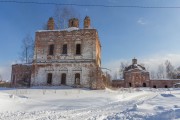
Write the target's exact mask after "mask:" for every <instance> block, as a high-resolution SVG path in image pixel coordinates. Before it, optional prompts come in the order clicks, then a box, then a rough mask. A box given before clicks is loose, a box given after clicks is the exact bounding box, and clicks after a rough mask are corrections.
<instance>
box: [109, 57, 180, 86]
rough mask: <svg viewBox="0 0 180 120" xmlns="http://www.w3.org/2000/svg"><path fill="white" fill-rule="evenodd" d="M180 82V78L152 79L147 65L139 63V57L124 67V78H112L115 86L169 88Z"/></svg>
mask: <svg viewBox="0 0 180 120" xmlns="http://www.w3.org/2000/svg"><path fill="white" fill-rule="evenodd" d="M177 83H180V80H179V79H163V80H158V79H153V80H150V77H149V72H148V71H146V69H145V67H143V66H141V65H139V64H137V59H135V58H134V59H132V64H131V65H129V66H128V67H126V68H125V69H124V79H123V80H112V86H113V87H126V88H127V87H152V88H169V87H174V86H175V84H177Z"/></svg>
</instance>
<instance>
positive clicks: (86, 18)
mask: <svg viewBox="0 0 180 120" xmlns="http://www.w3.org/2000/svg"><path fill="white" fill-rule="evenodd" d="M90 24H91V20H90V17H89V16H86V17H85V18H84V28H90Z"/></svg>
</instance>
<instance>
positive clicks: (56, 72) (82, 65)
mask: <svg viewBox="0 0 180 120" xmlns="http://www.w3.org/2000/svg"><path fill="white" fill-rule="evenodd" d="M64 44H66V45H67V54H63V45H64ZM77 44H80V45H81V47H80V48H81V49H80V51H81V53H80V54H78V55H77V54H76V50H77V48H76V45H77ZM50 45H52V46H53V47H52V48H50ZM50 49H53V52H52V51H51V53H52V54H49V50H50ZM100 67H101V44H100V40H99V37H98V33H97V31H96V29H90V28H89V27H88V29H85V28H84V29H79V28H76V29H74V28H73V30H72V28H68V29H66V30H41V31H37V32H36V38H35V50H34V61H33V66H32V75H31V84H32V85H47V83H48V79H49V83H50V84H51V85H61V84H62V80H63V79H66V80H65V81H66V82H65V84H66V85H70V86H78V87H88V88H91V87H92V81H95V82H93V85H94V83H95V84H96V85H95V86H96V87H95V88H97V89H100V88H101V89H102V88H104V87H103V85H102V84H103V81H102V77H101V73H100V70H97V71H96V74H93V76H90V75H89V74H90V73H91V71H93V70H95V69H100ZM76 74H79V76H80V78H78V79H80V84H78V85H76V79H77V78H76ZM48 76H49V77H48ZM63 76H65V77H66V78H64V77H63ZM92 88H94V87H92Z"/></svg>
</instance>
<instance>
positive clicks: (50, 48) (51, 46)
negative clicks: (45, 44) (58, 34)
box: [49, 45, 54, 55]
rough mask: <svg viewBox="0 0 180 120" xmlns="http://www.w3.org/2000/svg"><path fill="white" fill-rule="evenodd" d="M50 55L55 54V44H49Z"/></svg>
mask: <svg viewBox="0 0 180 120" xmlns="http://www.w3.org/2000/svg"><path fill="white" fill-rule="evenodd" d="M49 55H54V45H49Z"/></svg>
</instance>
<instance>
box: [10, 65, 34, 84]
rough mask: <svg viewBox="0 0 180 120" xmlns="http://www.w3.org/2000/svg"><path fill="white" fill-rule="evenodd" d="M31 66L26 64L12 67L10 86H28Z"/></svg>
mask: <svg viewBox="0 0 180 120" xmlns="http://www.w3.org/2000/svg"><path fill="white" fill-rule="evenodd" d="M31 70H32V66H31V65H27V64H14V65H12V72H11V86H12V87H18V86H30V80H31Z"/></svg>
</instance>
